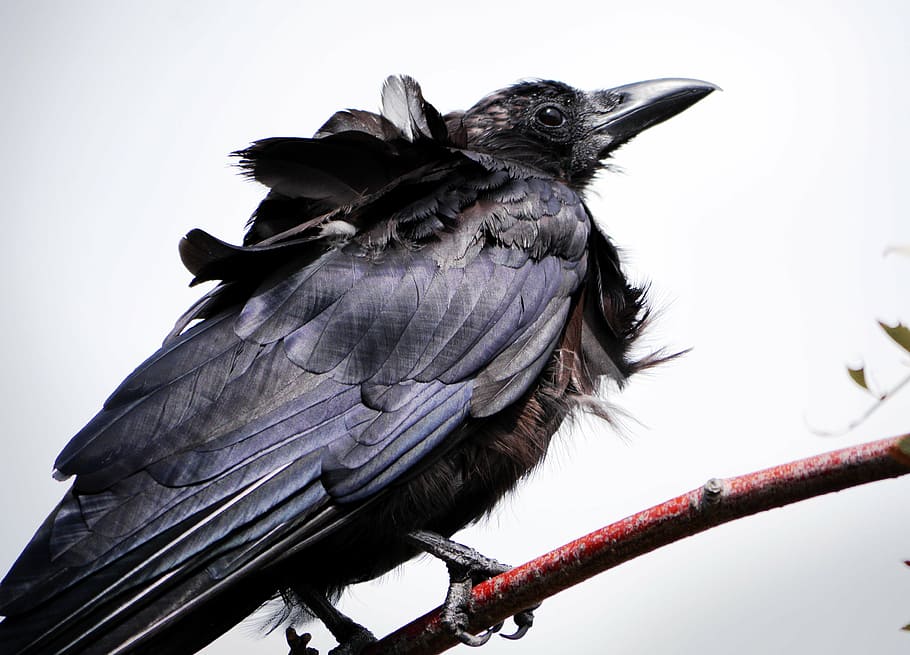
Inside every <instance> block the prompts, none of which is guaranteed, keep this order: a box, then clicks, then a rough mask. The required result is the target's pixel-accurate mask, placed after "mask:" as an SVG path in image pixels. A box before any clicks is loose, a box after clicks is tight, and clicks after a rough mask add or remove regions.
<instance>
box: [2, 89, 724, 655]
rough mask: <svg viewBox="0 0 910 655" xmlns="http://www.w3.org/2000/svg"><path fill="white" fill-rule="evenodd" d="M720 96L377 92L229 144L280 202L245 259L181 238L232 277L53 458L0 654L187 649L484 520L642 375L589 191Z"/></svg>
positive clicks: (639, 295) (11, 595)
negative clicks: (440, 107)
mask: <svg viewBox="0 0 910 655" xmlns="http://www.w3.org/2000/svg"><path fill="white" fill-rule="evenodd" d="M713 88H714V87H713V86H712V85H709V84H707V83H703V82H697V81H693V80H657V81H652V82H645V83H640V84H635V85H628V86H625V87H618V88H616V89H611V90H607V91H599V92H594V93H583V92H580V91H578V90H575V89H573V88H571V87H569V86H567V85H565V84H562V83H558V82H527V83H522V84H518V85H515V86H512V87H509V88H506V89H504V90H502V91H499V92H496V93H494V94H492V95H490V96H488V97H486V98H484V99H483V100H481V101H480V102H479V103H477V104H476V105H475V106H474V107H472V108H471V109H469V110H467V111H465V112H454V113H451V114H448V115H446V116H442V115H440V114H439V112H437V111H436V109H435V108H433V107H432V105H430V104H429V103H427V102H426V101H425V100H424V98H423V96H422V94H421V92H420V88H419V87H418V85H417V84H416V82H414V81H413V80H412V79H410V78H407V77H392V78H389V80H388V81H387V82H386V86H385V88H384V90H383V109H382V113H381V114H374V113H370V112H365V111H358V110H349V111H342V112H339V113H337V114H335V115H334V116H333V117H332V118H330V119H329V121H328V122H327V123H326V124H325V125H323V126H322V128H320V130H319V131H318V132H317V134H316V136H315V137H314V138H312V139H305V138H274V139H265V140H263V141H258V142H256V143H254V144H252V145H251V146H250V147H248V148H246V149H244V150H241V151H239V152H237V153H235V154H236V155H237V156H238V157H239V162H240V166H241V168H242V169H243V171H244V173H245V174H247V175H248V176H250V177H251V178H254V179H256V180H258V181H259V182H261V183H262V184H264V185H265V186H267V187H268V188H269V193H268V195H267V196H266V198H265V199H264V200H263V201H262V203H261V204H260V205H259V207H258V208H257V209H256V212H255V213H254V214H253V216H252V218H251V219H250V223H249V226H248V231H247V233H246V236H245V238H244V241H243V245H242V246H233V245H230V244H227V243H224V242H222V241H219V240H218V239H215V238H214V237H212V236H210V235H208V234H206V233H205V232H202V231H200V230H193V231H192V232H190V233H189V234H188V235H187V236H186V237H185V238H184V240H183V241H182V242H181V244H180V253H181V256H182V258H183V261H184V263H185V264H186V266H187V268H188V269H189V270H190V271H191V273H192V274H193V275H194V276H195V277H194V282H200V281H205V280H219V281H220V284H219V285H218V286H217V287H216V288H215V289H214V290H213V291H212V292H210V293H209V294H207V295H206V296H204V297H203V298H202V299H201V300H200V301H199V302H198V303H196V304H195V305H194V306H193V307H192V308H191V309H190V310H189V311H188V312H187V313H186V314H185V315H184V316H183V317H181V319H180V320H179V321H178V323H177V325H176V326H175V329H174V331H173V332H172V333H171V334H170V335H169V336H168V338H167V339H166V340H165V342H164V344H163V346H162V347H161V349H160V350H159V351H158V352H156V353H155V354H153V355H152V356H151V357H150V358H149V359H148V360H146V361H145V362H144V363H143V364H141V365H140V366H139V367H138V368H137V369H136V371H135V372H133V373H132V374H131V375H130V376H129V377H128V378H127V379H126V380H125V381H124V382H123V383H122V384H121V385H120V387H119V388H118V389H117V390H116V391H115V392H114V393H113V394H112V395H111V397H110V398H109V399H108V400H107V402H106V403H105V404H104V408H103V409H102V410H101V412H99V414H98V415H97V416H96V417H95V418H94V419H92V421H90V422H89V424H88V425H86V427H85V428H83V429H82V430H81V431H80V432H79V433H78V434H77V435H76V436H75V437H74V438H73V439H72V441H70V443H69V444H68V445H67V446H66V448H64V450H63V452H62V453H61V454H60V456H59V458H58V459H57V462H56V467H57V475H58V476H59V477H61V478H64V477H69V476H74V481H73V484H72V487H71V488H70V490H69V491H68V492H67V493H66V495H65V496H64V498H63V500H62V501H61V502H60V504H59V505H58V506H57V508H56V509H55V510H54V511H53V512H52V513H51V515H50V516H49V517H48V518H47V520H46V521H45V523H44V524H43V525H42V526H41V528H40V529H39V530H38V532H37V533H36V535H35V536H34V538H33V539H32V541H31V542H30V543H29V545H28V546H27V547H26V549H25V551H24V552H23V554H22V555H21V557H20V558H19V560H18V561H17V562H16V563H15V564H14V566H13V568H12V569H11V571H10V572H9V573H8V574H7V576H6V578H5V580H4V581H3V583H2V586H0V613H2V614H3V615H4V616H5V617H6V618H5V619H4V621H3V622H2V623H0V644H2V646H0V649H2V652H4V653H76V652H97V653H110V652H118V653H119V652H124V653H125V652H130V653H138V652H156V653H162V652H192V651H194V650H195V649H198V648H199V647H201V646H203V645H205V644H206V643H208V642H209V641H211V640H212V639H214V638H216V637H218V636H219V635H220V634H222V633H223V632H224V631H225V630H227V629H228V628H230V627H231V626H232V625H234V624H235V623H236V622H237V621H239V620H240V619H242V618H243V617H244V616H246V615H247V614H249V613H250V612H252V611H253V610H255V609H256V608H257V607H258V606H260V605H262V604H263V603H264V602H266V601H268V600H269V599H271V598H274V597H276V596H282V597H283V598H284V599H285V601H287V602H288V603H289V604H290V605H291V606H293V605H295V604H301V605H303V606H304V607H305V606H306V605H307V603H308V599H312V598H313V597H314V595H315V597H321V596H324V597H329V598H331V597H333V596H334V595H336V594H337V593H338V592H339V591H340V589H342V588H343V587H344V586H345V585H347V584H350V583H352V582H356V581H360V580H365V579H369V578H373V577H376V576H377V575H380V574H382V573H384V572H385V571H387V570H389V569H391V568H393V567H394V566H396V565H398V564H400V563H401V562H403V561H405V560H407V559H408V558H410V557H412V556H413V555H414V554H415V553H416V548H415V546H414V545H413V544H412V543H411V542H409V541H407V540H405V539H404V537H405V535H407V534H408V533H409V532H410V531H412V530H416V529H425V530H431V531H435V532H438V533H440V534H442V535H451V534H452V533H453V532H455V531H456V530H458V529H460V528H461V527H463V526H465V525H466V524H468V523H470V522H471V521H473V520H475V519H477V518H478V517H479V516H481V515H483V514H484V513H485V512H487V511H488V510H490V509H491V508H492V507H493V505H494V504H495V503H496V501H497V500H499V499H500V498H501V497H502V496H503V494H505V493H507V492H508V491H509V490H510V489H512V487H513V486H514V485H515V483H516V482H518V481H519V480H520V479H521V478H522V477H523V476H524V475H526V474H527V473H528V472H529V471H530V470H531V469H532V468H533V467H534V466H535V465H536V464H537V463H538V462H540V461H541V459H542V457H543V456H544V454H545V452H546V450H547V446H548V443H549V441H550V438H551V436H552V434H553V433H554V432H555V430H556V429H557V428H558V426H559V425H560V424H561V423H562V421H563V420H564V419H565V418H566V416H568V415H569V413H570V412H572V411H573V410H576V409H578V408H586V407H588V408H589V407H597V402H596V400H594V394H595V392H596V390H597V388H598V386H599V384H600V383H601V381H602V380H604V379H609V380H612V381H614V382H615V383H617V384H622V383H623V382H624V381H625V379H626V378H627V377H628V376H629V375H631V374H632V373H634V372H635V371H636V370H639V369H640V368H642V367H643V366H647V365H649V364H650V363H653V362H654V361H655V357H653V356H651V357H644V358H642V359H639V360H633V359H632V358H631V357H630V355H629V349H630V346H631V344H632V342H633V341H634V340H635V338H636V337H637V336H638V334H639V332H640V331H641V328H642V325H643V321H644V318H645V316H646V314H647V309H646V305H645V300H644V297H643V291H642V290H641V289H639V288H636V287H634V286H632V285H631V284H630V283H629V282H628V281H627V280H626V278H625V276H624V274H623V272H622V268H621V266H620V262H619V257H618V254H617V251H616V249H615V247H614V246H613V245H612V243H611V242H610V240H609V239H608V238H607V237H606V236H605V235H603V234H602V233H601V232H600V231H599V230H598V229H597V228H596V226H595V225H594V223H593V221H592V219H591V216H590V214H589V212H588V209H587V208H586V206H585V204H584V202H583V199H582V195H581V194H582V192H583V191H584V189H585V187H586V186H587V185H588V184H589V183H590V181H591V179H592V178H593V176H594V175H595V173H596V172H597V171H598V170H599V169H600V168H601V167H602V165H603V161H604V160H605V158H607V157H608V156H609V154H610V153H611V152H612V151H613V150H615V149H616V148H617V147H618V146H619V145H622V144H623V143H625V142H626V141H627V140H628V139H630V138H632V137H633V136H635V134H637V133H638V132H640V131H641V130H643V129H646V128H647V127H649V126H650V125H653V124H655V123H658V122H660V121H662V120H665V119H666V118H669V117H670V116H672V115H674V114H676V113H678V112H679V111H682V110H683V109H685V108H686V107H688V106H690V105H691V104H693V103H694V102H696V101H697V100H699V99H700V98H702V97H704V96H705V95H707V94H708V93H709V92H710V91H711V90H712V89H713ZM403 618H404V617H403Z"/></svg>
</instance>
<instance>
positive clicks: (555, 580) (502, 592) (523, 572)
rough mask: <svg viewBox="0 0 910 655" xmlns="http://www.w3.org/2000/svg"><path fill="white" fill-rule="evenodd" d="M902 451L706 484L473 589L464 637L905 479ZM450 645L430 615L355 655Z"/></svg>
mask: <svg viewBox="0 0 910 655" xmlns="http://www.w3.org/2000/svg"><path fill="white" fill-rule="evenodd" d="M901 440H905V441H904V444H903V445H904V448H903V449H902V448H901V443H900V442H901ZM908 444H910V435H904V436H902V437H894V438H890V439H882V440H880V441H873V442H870V443H865V444H861V445H859V446H853V447H850V448H844V449H841V450H836V451H832V452H829V453H824V454H821V455H815V456H813V457H808V458H806V459H801V460H797V461H795V462H790V463H789V464H782V465H780V466H775V467H772V468H769V469H764V470H761V471H756V472H754V473H747V474H745V475H741V476H737V477H733V478H727V479H716V478H715V479H711V480H709V481H708V482H707V483H706V484H705V485H704V486H702V487H700V488H698V489H693V490H692V491H690V492H688V493H685V494H683V495H681V496H677V497H676V498H672V499H670V500H668V501H666V502H663V503H661V504H660V505H656V506H655V507H652V508H650V509H646V510H644V511H642V512H639V513H637V514H633V515H632V516H629V517H628V518H625V519H623V520H621V521H617V522H616V523H613V524H611V525H608V526H606V527H604V528H601V529H600V530H597V531H595V532H592V533H590V534H588V535H585V536H584V537H581V538H580V539H576V540H575V541H572V542H570V543H568V544H566V545H565V546H562V547H560V548H557V549H556V550H553V551H551V552H549V553H547V554H545V555H542V556H541V557H538V558H537V559H534V560H531V561H530V562H528V563H527V564H523V565H521V566H518V567H515V568H514V569H512V570H510V571H507V572H506V573H503V574H501V575H498V576H496V577H495V578H492V579H490V580H487V581H486V582H484V583H482V584H480V585H477V586H476V587H474V589H473V592H472V601H473V607H474V614H473V617H472V621H471V626H470V627H471V630H474V631H477V632H479V631H480V630H483V629H484V628H486V627H487V626H490V625H494V624H496V623H498V622H500V621H503V620H505V619H507V618H508V617H510V616H512V615H514V614H515V613H517V612H519V611H521V610H523V609H525V608H527V607H532V606H534V605H536V604H538V603H540V602H542V601H543V600H544V599H545V598H547V597H549V596H552V595H554V594H556V593H558V592H560V591H562V590H563V589H566V588H568V587H571V586H573V585H576V584H578V583H579V582H582V581H584V580H586V579H588V578H590V577H592V576H594V575H596V574H598V573H602V572H603V571H606V570H608V569H611V568H613V567H614V566H617V565H619V564H622V563H623V562H627V561H629V560H631V559H634V558H635V557H638V556H639V555H643V554H645V553H648V552H650V551H652V550H655V549H657V548H660V547H661V546H665V545H666V544H669V543H672V542H674V541H678V540H679V539H682V538H684V537H688V536H690V535H693V534H697V533H699V532H703V531H704V530H707V529H709V528H712V527H714V526H716V525H720V524H721V523H726V522H728V521H732V520H734V519H737V518H741V517H744V516H749V515H751V514H757V513H758V512H762V511H765V510H768V509H773V508H775V507H781V506H783V505H788V504H790V503H795V502H797V501H800V500H805V499H807V498H813V497H815V496H821V495H823V494H827V493H831V492H834V491H840V490H841V489H846V488H848V487H853V486H856V485H860V484H865V483H868V482H873V481H876V480H882V479H885V478H891V477H897V476H900V475H904V474H906V473H910V454H908V451H910V447H908ZM457 643H458V642H457V641H456V639H455V638H454V637H453V636H452V634H451V633H450V632H448V631H447V630H446V628H445V627H444V626H443V625H442V622H441V620H440V608H436V609H435V610H432V611H431V612H429V613H427V614H425V615H424V616H422V617H420V618H419V619H416V620H415V621H413V622H411V623H409V624H408V625H406V626H404V627H402V628H399V629H398V630H396V631H395V632H393V633H391V634H389V635H387V636H386V637H384V638H382V639H380V640H379V641H378V642H376V643H374V644H371V645H370V646H369V647H367V648H366V649H365V650H364V651H363V654H362V655H380V654H382V655H434V654H435V653H441V652H443V651H445V650H448V649H449V648H451V647H452V646H455V645H456V644H457Z"/></svg>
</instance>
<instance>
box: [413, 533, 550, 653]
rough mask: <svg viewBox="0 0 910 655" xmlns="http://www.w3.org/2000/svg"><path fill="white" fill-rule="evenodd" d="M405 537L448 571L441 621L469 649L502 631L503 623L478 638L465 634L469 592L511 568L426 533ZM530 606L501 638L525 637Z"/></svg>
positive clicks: (531, 614)
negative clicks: (443, 564) (447, 585)
mask: <svg viewBox="0 0 910 655" xmlns="http://www.w3.org/2000/svg"><path fill="white" fill-rule="evenodd" d="M408 538H409V539H410V540H411V541H412V542H413V543H414V544H416V545H417V546H419V547H420V548H421V549H422V550H424V551H426V552H427V553H429V554H431V555H433V556H434V557H438V558H439V559H441V560H442V561H443V562H445V563H446V567H447V568H448V570H449V591H448V593H447V594H446V600H445V603H443V606H442V622H443V623H444V624H445V625H446V627H448V628H449V629H450V630H451V631H452V632H453V633H454V634H455V636H456V637H457V638H458V640H459V641H460V642H461V643H463V644H467V645H468V646H482V645H483V644H485V643H487V641H489V639H490V637H491V636H492V635H493V633H494V632H499V630H500V629H502V623H499V624H497V625H494V626H492V627H491V628H487V629H486V630H485V631H484V632H482V633H481V634H479V635H472V634H471V633H469V632H468V631H467V627H468V616H469V614H470V611H471V607H470V605H471V589H472V587H473V586H474V585H475V584H478V583H480V582H483V581H484V580H488V579H489V578H492V577H494V576H496V575H499V574H500V573H505V572H506V571H508V570H510V569H511V568H512V567H511V566H509V565H507V564H503V563H502V562H497V561H496V560H495V559H490V558H489V557H485V556H484V555H481V554H480V553H479V552H477V551H476V550H474V549H473V548H469V547H468V546H465V545H463V544H459V543H457V542H454V541H452V540H451V539H446V538H445V537H443V536H442V535H439V534H436V533H435V532H429V531H427V530H415V531H414V532H411V533H410V534H409V535H408ZM537 607H539V605H538V606H536V607H531V608H529V609H526V610H524V611H521V612H519V613H518V614H516V615H515V617H514V620H515V624H516V625H517V626H518V629H517V630H516V631H515V632H514V633H513V634H510V635H501V636H502V637H505V638H506V639H520V638H521V637H524V636H525V634H526V633H527V632H528V630H530V629H531V626H532V625H533V623H534V610H535V609H537Z"/></svg>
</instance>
